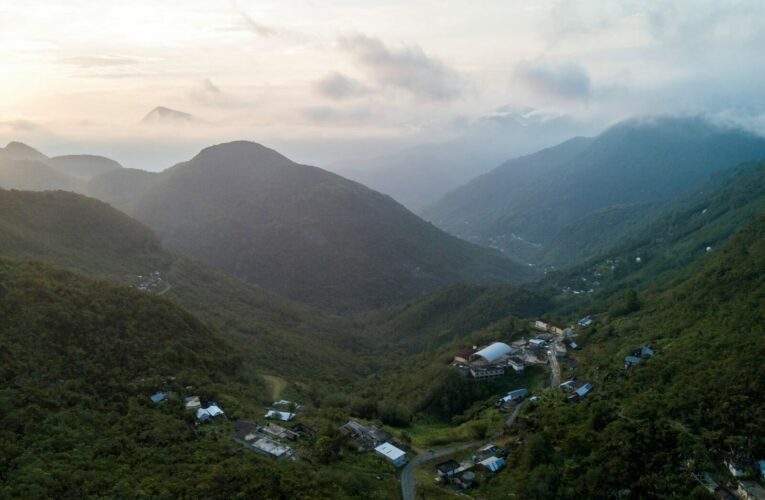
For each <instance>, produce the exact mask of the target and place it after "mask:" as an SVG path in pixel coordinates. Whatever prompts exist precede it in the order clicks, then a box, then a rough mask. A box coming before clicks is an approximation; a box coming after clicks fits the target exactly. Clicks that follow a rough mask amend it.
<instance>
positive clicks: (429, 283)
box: [133, 142, 531, 311]
mask: <svg viewBox="0 0 765 500" xmlns="http://www.w3.org/2000/svg"><path fill="white" fill-rule="evenodd" d="M162 175H163V179H162V180H161V181H159V182H158V183H157V184H156V185H155V186H154V187H152V188H151V189H149V191H148V192H147V193H146V194H145V195H144V196H143V197H142V198H141V199H140V200H139V201H138V202H137V203H136V204H135V209H134V210H133V214H134V215H135V216H136V217H137V218H138V219H139V220H141V221H143V222H145V223H147V224H149V225H150V226H152V227H153V228H154V229H155V230H156V231H157V233H158V234H159V235H160V236H161V237H162V238H163V241H164V242H165V244H166V245H167V246H168V247H170V248H175V249H177V250H180V251H183V252H186V253H188V254H190V255H194V256H196V257H199V258H201V259H202V260H204V261H206V262H208V263H210V264H213V265H215V266H216V267H219V268H221V269H223V270H225V271H228V272H230V273H232V274H234V275H236V276H240V277H242V278H244V279H246V280H248V281H250V282H252V283H257V284H259V285H262V286H264V287H266V288H268V289H271V290H274V291H276V292H278V293H280V294H284V295H286V296H288V297H291V298H294V299H297V300H300V301H303V302H306V303H309V304H315V305H320V306H322V307H325V308H330V309H333V310H337V311H353V310H358V309H365V308H366V309H368V308H374V307H379V306H381V305H384V304H390V303H394V302H399V301H402V300H405V299H408V298H411V297H414V296H417V295H420V294H423V293H426V292H428V291H432V290H434V289H436V288H437V287H439V286H441V285H444V284H447V283H454V282H462V281H465V282H478V283H500V282H507V281H519V280H523V279H528V278H529V277H530V276H531V273H530V272H529V271H528V270H527V269H526V268H524V267H522V266H520V265H518V264H515V263H513V262H512V261H510V260H507V259H505V258H504V257H502V256H501V255H500V254H498V253H496V252H493V251H490V250H486V249H483V248H479V247H476V246H474V245H471V244H469V243H466V242H464V241H461V240H459V239H457V238H455V237H452V236H449V235H447V234H445V233H443V232H441V231H440V230H438V229H436V228H435V227H433V226H432V225H430V224H427V223H425V222H424V221H422V220H420V219H419V218H417V217H416V216H415V215H414V214H412V213H411V212H409V211H408V210H406V209H405V208H404V207H402V206H401V205H399V204H398V203H396V202H395V201H393V200H392V199H391V198H389V197H387V196H384V195H382V194H380V193H377V192H375V191H372V190H370V189H368V188H366V187H364V186H362V185H360V184H357V183H355V182H352V181H348V180H346V179H343V178H342V177H339V176H337V175H335V174H331V173H329V172H326V171H324V170H321V169H319V168H315V167H309V166H304V165H298V164H296V163H294V162H292V161H290V160H289V159H287V158H285V157H284V156H282V155H280V154H279V153H277V152H275V151H273V150H270V149H267V148H265V147H263V146H260V145H258V144H255V143H249V142H234V143H229V144H224V145H219V146H214V147H210V148H207V149H205V150H203V151H202V152H201V153H199V154H198V155H197V156H196V157H195V158H194V159H192V160H191V161H189V162H186V163H182V164H179V165H177V166H175V167H173V168H171V169H169V170H167V171H166V172H164V173H163V174H162Z"/></svg>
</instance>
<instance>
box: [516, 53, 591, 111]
mask: <svg viewBox="0 0 765 500" xmlns="http://www.w3.org/2000/svg"><path fill="white" fill-rule="evenodd" d="M514 73H515V77H516V79H517V80H518V81H520V82H521V83H522V84H523V85H525V86H527V87H528V88H529V89H530V90H531V91H533V92H534V93H536V94H539V95H541V96H544V97H548V98H554V99H561V100H567V101H587V100H588V99H589V98H590V95H591V93H592V82H591V81H590V75H589V74H588V73H587V70H585V69H584V68H583V67H582V66H579V65H577V64H571V63H566V64H551V63H547V62H544V61H526V62H522V63H519V64H517V65H516V66H515V71H514Z"/></svg>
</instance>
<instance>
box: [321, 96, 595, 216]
mask: <svg viewBox="0 0 765 500" xmlns="http://www.w3.org/2000/svg"><path fill="white" fill-rule="evenodd" d="M461 125H462V129H463V130H464V131H463V133H462V134H461V135H460V136H459V137H457V138H454V139H451V140H449V141H445V142H429V143H425V144H420V145H417V146H414V147H410V148H406V149H403V150H401V151H397V152H393V153H389V154H385V155H382V156H376V157H372V158H364V159H344V160H339V161H337V162H335V163H333V164H331V165H329V166H328V169H329V170H332V171H333V172H337V173H339V174H341V175H343V176H345V177H348V178H350V179H353V180H355V181H358V182H360V183H361V184H364V185H365V186H369V187H371V188H372V189H374V190H376V191H380V192H382V193H385V194H388V195H390V196H392V197H393V198H394V199H395V200H396V201H398V202H400V203H402V204H403V205H404V206H406V207H407V208H409V209H410V210H412V211H413V212H415V213H419V212H421V211H422V210H423V209H424V208H425V207H427V206H429V205H431V204H433V203H435V202H436V201H438V199H439V198H441V197H442V196H444V195H445V194H447V193H448V192H450V191H452V190H453V189H456V188H458V187H459V186H461V185H463V184H465V183H466V182H468V181H470V180H471V179H473V178H475V177H476V176H478V175H480V174H483V173H485V172H487V171H489V170H490V169H491V168H492V166H493V165H497V164H498V163H499V162H501V161H502V160H503V159H505V158H508V157H515V156H518V155H521V154H528V153H532V152H534V151H537V150H539V149H541V148H543V147H546V146H551V145H554V144H556V143H558V142H560V141H562V140H564V139H566V138H568V137H571V135H573V134H574V131H575V130H578V129H580V126H579V125H578V124H577V123H575V122H573V121H572V120H571V119H569V118H567V117H565V116H548V115H546V114H544V113H542V112H540V111H539V110H535V109H532V108H521V109H516V108H511V107H502V108H500V109H497V110H495V111H493V112H491V113H489V114H486V115H483V116H480V117H478V118H477V119H474V120H471V121H469V122H467V121H466V123H462V124H461Z"/></svg>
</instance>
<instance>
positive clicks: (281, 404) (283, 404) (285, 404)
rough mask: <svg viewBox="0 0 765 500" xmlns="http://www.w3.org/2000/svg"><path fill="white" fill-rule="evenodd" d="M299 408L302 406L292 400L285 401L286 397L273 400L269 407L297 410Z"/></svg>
mask: <svg viewBox="0 0 765 500" xmlns="http://www.w3.org/2000/svg"><path fill="white" fill-rule="evenodd" d="M300 408H302V407H301V406H300V405H299V404H297V403H293V402H292V401H287V400H286V399H281V400H279V401H274V404H272V405H271V409H281V410H292V411H298V410H300Z"/></svg>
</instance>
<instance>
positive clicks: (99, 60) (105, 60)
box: [57, 56, 138, 68]
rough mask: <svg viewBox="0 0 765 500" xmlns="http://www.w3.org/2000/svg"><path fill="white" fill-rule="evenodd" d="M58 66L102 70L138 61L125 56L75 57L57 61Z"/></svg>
mask: <svg viewBox="0 0 765 500" xmlns="http://www.w3.org/2000/svg"><path fill="white" fill-rule="evenodd" d="M57 62H58V63H59V64H69V65H72V66H79V67H80V68H103V67H109V66H126V65H129V64H136V63H137V62H138V59H135V58H132V57H125V56H76V57H63V58H61V59H58V60H57Z"/></svg>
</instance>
